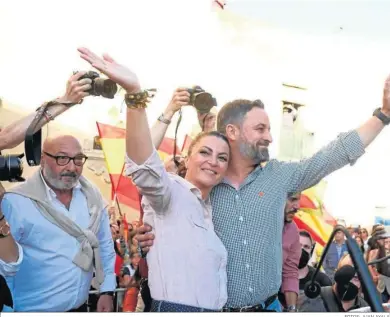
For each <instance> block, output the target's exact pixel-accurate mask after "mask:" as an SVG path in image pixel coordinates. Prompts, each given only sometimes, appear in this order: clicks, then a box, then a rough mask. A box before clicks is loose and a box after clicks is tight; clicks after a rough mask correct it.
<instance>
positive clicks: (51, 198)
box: [39, 169, 81, 200]
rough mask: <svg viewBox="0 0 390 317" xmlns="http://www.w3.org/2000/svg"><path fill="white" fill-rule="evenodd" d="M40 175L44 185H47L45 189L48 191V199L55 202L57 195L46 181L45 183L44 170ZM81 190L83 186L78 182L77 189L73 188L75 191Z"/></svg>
mask: <svg viewBox="0 0 390 317" xmlns="http://www.w3.org/2000/svg"><path fill="white" fill-rule="evenodd" d="M39 174H40V175H41V178H42V181H43V184H44V185H45V189H46V196H47V198H49V200H53V199H54V198H57V194H56V193H55V192H54V190H53V189H51V188H50V187H49V185H47V183H46V181H45V178H44V177H43V174H42V169H41V170H40V172H39ZM80 188H81V184H80V182H79V181H77V184H76V186H75V187H73V189H80Z"/></svg>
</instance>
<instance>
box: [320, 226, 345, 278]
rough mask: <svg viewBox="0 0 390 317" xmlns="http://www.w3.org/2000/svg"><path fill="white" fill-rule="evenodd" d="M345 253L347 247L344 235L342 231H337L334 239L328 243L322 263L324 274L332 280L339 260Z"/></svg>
mask: <svg viewBox="0 0 390 317" xmlns="http://www.w3.org/2000/svg"><path fill="white" fill-rule="evenodd" d="M346 253H348V247H347V243H346V241H345V235H344V233H343V232H342V231H338V232H337V233H336V234H335V236H334V240H333V242H332V244H331V245H330V248H329V251H328V253H327V254H326V256H325V260H324V264H323V267H324V270H325V273H326V275H328V276H329V278H330V279H331V280H332V281H333V276H334V273H335V271H336V268H337V266H338V264H339V261H340V259H341V258H342V257H343V256H344V255H345V254H346Z"/></svg>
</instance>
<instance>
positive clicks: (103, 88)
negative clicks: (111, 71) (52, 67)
mask: <svg viewBox="0 0 390 317" xmlns="http://www.w3.org/2000/svg"><path fill="white" fill-rule="evenodd" d="M75 74H77V72H75ZM84 78H88V79H90V80H92V84H91V89H89V90H87V92H88V93H89V94H91V95H92V96H102V97H104V98H108V99H114V96H115V94H116V93H117V91H118V86H117V85H116V83H115V82H114V81H112V80H111V79H108V78H100V75H99V74H98V73H97V72H94V71H89V72H87V73H85V74H84V75H83V76H81V77H80V78H79V80H81V79H84Z"/></svg>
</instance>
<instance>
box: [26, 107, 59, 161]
mask: <svg viewBox="0 0 390 317" xmlns="http://www.w3.org/2000/svg"><path fill="white" fill-rule="evenodd" d="M53 104H55V102H54V101H50V102H47V103H45V104H43V105H42V106H41V107H39V108H38V109H37V114H36V115H35V117H34V119H33V121H32V122H31V124H30V126H29V127H28V128H27V131H26V137H25V139H24V152H25V153H26V160H27V163H28V165H30V166H37V165H39V164H40V163H41V149H42V129H39V130H38V131H37V132H35V133H34V131H35V130H36V128H37V125H38V123H39V122H40V121H41V120H42V118H43V117H44V115H45V111H46V109H47V108H48V107H49V106H51V105H53Z"/></svg>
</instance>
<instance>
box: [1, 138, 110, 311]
mask: <svg viewBox="0 0 390 317" xmlns="http://www.w3.org/2000/svg"><path fill="white" fill-rule="evenodd" d="M86 160H87V157H86V156H85V155H84V154H83V152H82V147H81V145H80V143H79V141H78V140H77V139H76V138H74V137H73V136H67V135H64V136H59V137H56V138H53V139H50V138H49V139H46V140H45V142H44V144H43V148H42V158H41V166H40V168H39V169H38V170H37V172H36V173H35V174H34V175H33V176H32V177H30V178H29V179H28V180H27V181H26V182H25V183H23V184H21V185H18V186H17V187H15V188H13V189H11V190H10V191H9V192H8V193H7V194H6V195H5V197H4V198H3V200H2V202H1V210H2V212H3V213H4V216H5V219H6V220H7V222H8V223H9V227H10V230H11V233H12V237H13V239H14V240H12V239H10V238H9V237H7V238H5V239H0V268H1V270H2V272H5V273H6V274H5V275H6V276H7V282H8V284H9V285H10V288H11V291H12V293H13V297H14V309H15V311H33V312H46V311H47V312H65V311H87V307H86V306H87V305H86V301H87V298H88V293H89V289H90V285H91V280H92V276H93V268H94V270H95V272H96V280H97V282H98V284H99V286H100V290H99V291H100V297H99V301H98V305H97V306H98V307H97V308H98V311H106V312H107V311H112V307H113V303H112V292H113V291H114V290H115V274H114V262H115V253H114V246H113V241H112V237H111V231H110V226H109V219H108V212H107V209H106V203H105V202H104V200H103V198H102V196H101V193H100V191H99V189H97V188H96V187H95V186H94V185H92V184H91V183H90V182H89V181H88V180H87V179H86V178H85V177H83V176H82V175H81V174H82V172H83V165H84V163H85V162H86ZM0 226H4V220H2V222H0ZM7 226H8V225H7ZM15 243H16V245H17V247H18V254H16V255H15V254H14V248H15ZM4 255H7V257H5V256H4ZM26 281H28V283H26Z"/></svg>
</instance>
